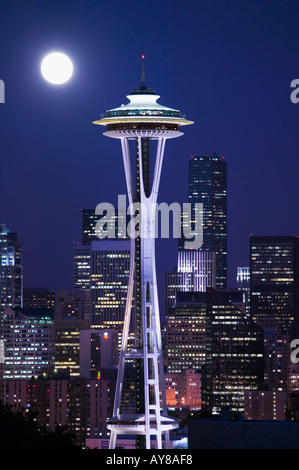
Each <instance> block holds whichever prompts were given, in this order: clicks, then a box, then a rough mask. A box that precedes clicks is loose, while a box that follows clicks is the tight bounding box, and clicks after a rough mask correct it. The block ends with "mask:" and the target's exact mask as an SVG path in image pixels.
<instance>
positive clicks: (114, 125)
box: [93, 85, 193, 138]
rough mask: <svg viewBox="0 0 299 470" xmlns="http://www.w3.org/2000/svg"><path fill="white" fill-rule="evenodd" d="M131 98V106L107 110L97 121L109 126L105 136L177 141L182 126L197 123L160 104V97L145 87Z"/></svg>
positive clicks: (129, 98) (99, 123) (96, 122)
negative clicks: (161, 138) (173, 139)
mask: <svg viewBox="0 0 299 470" xmlns="http://www.w3.org/2000/svg"><path fill="white" fill-rule="evenodd" d="M127 98H128V100H129V101H130V102H129V103H127V104H123V105H121V106H119V107H118V108H114V109H111V110H108V111H106V112H105V113H104V114H102V116H101V119H99V120H98V121H94V122H93V124H97V125H100V126H106V132H104V135H106V136H108V137H114V138H121V137H127V138H136V137H138V136H141V137H150V138H159V137H166V138H174V137H179V136H180V135H182V132H180V127H181V126H186V125H189V124H193V122H192V121H188V120H187V119H186V116H185V114H182V113H181V112H180V111H179V110H177V109H172V108H168V107H166V106H163V105H161V104H159V103H157V100H158V99H159V98H160V96H159V95H157V93H156V92H155V91H153V90H152V89H150V88H149V89H148V88H146V87H145V86H143V85H141V87H140V89H139V90H134V91H132V93H131V94H129V95H127Z"/></svg>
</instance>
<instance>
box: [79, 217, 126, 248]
mask: <svg viewBox="0 0 299 470" xmlns="http://www.w3.org/2000/svg"><path fill="white" fill-rule="evenodd" d="M125 209H127V208H125ZM103 215H104V214H97V213H96V210H95V209H82V244H83V245H90V244H91V242H93V241H98V240H99V239H100V238H99V233H98V231H97V223H98V222H99V221H100V220H101V218H102V217H103ZM127 221H128V216H127V215H126V212H124V213H123V212H122V211H118V210H117V209H116V210H114V211H113V214H111V215H110V214H109V217H107V214H105V224H104V225H105V227H103V229H104V230H105V231H107V234H108V233H109V237H110V234H112V235H113V237H112V238H113V239H118V238H120V239H125V238H127Z"/></svg>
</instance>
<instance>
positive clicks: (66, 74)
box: [41, 52, 73, 85]
mask: <svg viewBox="0 0 299 470" xmlns="http://www.w3.org/2000/svg"><path fill="white" fill-rule="evenodd" d="M41 73H42V76H43V77H44V78H45V79H46V80H47V81H48V82H50V83H53V84H54V85H61V84H62V83H65V82H67V81H68V80H69V79H70V78H71V76H72V75H73V64H72V61H71V59H70V58H69V57H68V56H67V55H65V54H63V53H62V52H52V53H51V54H48V55H46V57H44V59H43V60H42V63H41Z"/></svg>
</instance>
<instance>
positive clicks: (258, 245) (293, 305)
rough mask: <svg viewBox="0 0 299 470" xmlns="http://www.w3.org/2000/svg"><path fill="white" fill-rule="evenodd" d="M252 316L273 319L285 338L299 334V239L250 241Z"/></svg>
mask: <svg viewBox="0 0 299 470" xmlns="http://www.w3.org/2000/svg"><path fill="white" fill-rule="evenodd" d="M250 312H251V316H252V318H253V319H254V320H255V321H258V320H259V319H260V318H263V317H272V318H274V319H275V320H277V321H278V323H279V324H280V325H281V328H282V334H291V336H292V337H294V338H298V334H299V238H298V237H296V236H251V237H250Z"/></svg>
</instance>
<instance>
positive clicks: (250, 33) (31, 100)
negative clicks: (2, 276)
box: [0, 0, 299, 290]
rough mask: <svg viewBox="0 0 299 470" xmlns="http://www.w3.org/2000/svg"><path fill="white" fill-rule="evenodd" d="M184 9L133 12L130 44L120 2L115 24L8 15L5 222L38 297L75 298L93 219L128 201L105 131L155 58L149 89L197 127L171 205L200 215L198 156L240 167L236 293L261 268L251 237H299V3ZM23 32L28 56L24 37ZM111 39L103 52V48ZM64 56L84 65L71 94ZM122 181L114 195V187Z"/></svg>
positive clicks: (178, 161)
mask: <svg viewBox="0 0 299 470" xmlns="http://www.w3.org/2000/svg"><path fill="white" fill-rule="evenodd" d="M75 3H76V2H75ZM179 5H180V4H179V3H178V2H176V1H174V2H171V3H169V2H164V3H163V2H162V4H159V6H158V4H157V3H156V2H153V3H152V8H151V9H149V10H145V8H146V7H144V6H142V5H139V4H138V3H137V2H133V7H135V8H134V12H135V17H136V20H139V21H136V24H135V30H133V29H132V30H129V31H127V29H126V28H124V24H125V23H126V18H127V15H128V12H127V9H126V8H125V5H122V2H118V1H116V2H115V3H114V7H115V8H114V9H113V11H112V6H108V5H105V6H103V4H102V3H101V2H99V6H98V7H96V6H94V5H93V4H92V3H91V2H86V3H85V4H84V6H82V5H81V4H80V2H77V3H76V5H75V6H77V7H78V8H77V9H76V8H72V10H71V11H70V10H69V8H68V7H69V4H68V2H65V4H64V6H61V7H60V9H59V16H58V15H57V6H56V5H55V3H53V4H52V3H51V5H50V4H45V5H44V6H43V7H41V8H40V9H39V8H37V7H36V5H35V4H34V2H29V4H28V7H27V9H26V10H24V9H23V8H22V5H21V3H20V2H16V3H15V7H19V9H18V10H14V8H13V7H12V6H10V5H9V4H6V5H4V6H3V12H1V19H0V22H1V30H2V32H3V38H4V39H3V47H2V49H1V53H0V54H1V69H0V77H1V79H3V81H4V82H5V98H6V100H5V103H4V104H1V105H0V119H1V126H2V131H1V150H2V152H1V153H2V157H3V166H2V171H1V175H0V178H1V193H0V213H1V219H2V220H1V222H2V223H5V222H6V224H7V226H8V227H9V229H10V230H11V231H12V232H17V233H18V239H19V241H20V243H21V245H22V248H23V264H24V286H25V287H30V286H34V287H49V288H50V289H51V290H53V289H54V290H55V289H59V288H70V287H71V284H72V251H73V246H72V244H73V241H79V240H80V219H81V213H80V209H81V208H82V207H89V208H92V207H94V208H95V207H96V205H97V204H98V203H100V202H105V201H107V202H111V203H115V202H116V201H115V198H116V197H117V194H124V193H125V181H124V178H123V175H121V174H116V173H115V171H114V168H115V164H116V162H117V163H119V155H118V153H117V152H118V150H117V146H115V147H113V145H112V146H108V144H106V143H105V142H101V143H99V141H98V139H97V134H96V130H94V129H93V126H92V121H93V119H95V118H96V116H98V113H99V111H100V110H102V109H105V108H107V107H108V106H110V104H111V103H112V104H113V103H115V104H117V103H118V102H120V101H121V100H122V99H123V94H124V93H125V92H129V91H130V90H131V88H132V86H135V87H138V86H139V83H140V78H141V67H140V57H141V54H142V53H144V54H145V58H146V62H145V68H146V81H147V83H148V85H149V86H150V87H152V88H154V89H158V90H159V92H160V93H161V95H162V96H163V97H164V100H165V102H172V103H173V104H174V106H175V107H177V108H183V109H184V110H186V112H187V114H188V115H190V116H192V118H193V119H194V122H195V125H194V126H193V127H194V128H193V129H191V130H190V132H189V133H188V136H186V139H184V141H182V142H178V144H177V145H173V144H170V146H169V147H168V149H167V150H166V155H165V162H164V167H163V173H162V178H163V180H162V182H165V183H167V178H168V175H169V176H170V177H171V180H172V181H173V184H172V185H169V184H165V185H164V186H165V189H163V190H162V191H161V193H160V198H159V199H160V201H166V202H168V203H171V202H174V201H178V202H180V203H183V202H187V199H188V190H187V177H188V160H189V158H190V156H191V155H208V154H213V153H214V152H216V153H217V154H218V155H219V156H224V158H225V159H226V161H227V163H228V265H229V268H228V278H229V283H228V286H229V287H233V286H234V285H235V278H236V269H237V266H240V265H241V266H246V265H248V261H249V235H250V233H255V234H265V235H271V234H273V235H274V234H278V235H284V234H285V235H290V234H298V232H299V231H298V224H297V222H296V218H295V217H293V214H295V213H296V211H297V202H296V201H298V200H299V198H298V197H297V195H298V188H297V185H296V178H297V172H296V168H297V167H296V163H297V158H296V157H297V154H296V148H297V147H296V140H295V139H296V128H297V126H296V124H297V122H298V109H299V108H298V107H297V106H296V104H294V103H292V102H291V100H290V94H291V91H292V89H291V88H290V84H291V81H292V80H293V79H295V78H296V74H297V69H298V58H297V55H296V47H295V44H296V41H298V39H297V35H296V25H297V20H298V12H297V10H296V9H295V8H292V7H293V6H295V2H292V1H289V2H287V3H286V4H285V3H284V2H276V3H275V5H273V3H271V2H268V1H263V2H251V3H250V6H249V3H246V4H245V5H243V6H240V4H239V3H238V2H233V3H231V2H230V3H229V5H230V6H231V7H230V8H229V9H227V6H228V2H226V1H222V2H219V1H217V0H215V1H214V2H212V3H211V4H210V5H208V4H206V3H204V2H198V4H197V5H194V4H192V6H191V4H190V8H187V7H185V8H183V9H182V8H181V7H180V6H179ZM79 6H80V7H79ZM270 7H271V9H269V8H270ZM155 8H159V12H160V15H159V16H157V15H156V14H155ZM21 13H22V14H21ZM178 18H182V22H181V23H180V28H179V30H180V31H181V34H183V35H185V37H190V40H189V41H187V44H186V42H185V43H184V44H182V43H180V41H179V40H178V37H177V35H176V34H175V31H176V30H177V26H178ZM105 19H106V20H107V21H106V23H105ZM213 22H214V23H215V26H216V27H214V28H213V34H212V35H211V34H210V28H211V25H212V24H214V23H213ZM152 24H155V25H156V28H155V30H156V31H157V32H156V33H155V35H154V34H153V33H152V32H151V25H152ZM278 24H279V25H280V28H278V27H277V25H278ZM54 26H55V28H54ZM15 27H17V29H18V38H21V41H20V40H18V44H16V43H15V39H14V38H13V36H12V34H11V31H13V28H15ZM99 29H100V30H101V35H102V38H103V41H100V45H98V44H97V41H94V37H96V32H97V31H99ZM87 31H88V33H87ZM113 32H114V33H115V34H113ZM116 32H117V34H116ZM37 35H38V37H39V41H38V42H37V40H36V38H37ZM120 37H122V39H123V41H122V42H120V41H119V38H120ZM78 38H80V39H78ZM104 38H105V39H109V45H108V44H107V42H106V40H104ZM137 38H138V42H137V41H136V40H137ZM136 44H137V46H136ZM290 44H292V45H293V47H290ZM57 48H59V49H63V50H65V52H67V53H69V55H70V56H71V58H72V59H73V61H74V66H75V67H74V68H75V72H74V77H73V78H72V79H71V81H70V82H69V83H68V84H66V85H64V86H63V87H61V88H60V89H57V88H55V87H53V86H51V85H49V84H46V83H45V82H44V81H43V79H42V77H41V75H40V72H39V64H40V60H41V58H42V56H43V55H44V54H45V52H47V51H48V50H50V49H51V50H52V49H57ZM13 51H14V53H13ZM18 66H20V67H21V69H22V74H19V73H17V70H18ZM120 71H121V73H120ZM24 115H26V121H24V119H22V124H21V125H19V118H20V116H24ZM281 116H283V122H282V119H281ZM62 128H63V129H64V130H63V131H62ZM12 135H13V136H14V137H13V138H12V137H11V136H12ZM17 136H18V138H16V137H17ZM82 157H83V158H82ZM99 157H100V158H99ZM12 175H13V183H14V185H15V187H16V189H15V190H14V191H12V190H11V189H12V188H11V184H12V179H11V178H12ZM111 177H113V178H114V181H115V184H113V185H109V184H107V182H108V181H111ZM253 182H254V184H253ZM117 188H119V190H118V189H117ZM121 188H122V190H121ZM253 188H254V189H253ZM8 195H9V197H7V196H8ZM290 198H292V199H293V201H294V203H293V204H290V203H289V201H290ZM33 237H34V239H35V243H34V244H32V238H33ZM171 242H172V243H171ZM171 242H170V241H169V242H168V243H167V241H165V240H161V241H159V242H158V243H157V249H158V253H165V250H166V253H167V256H164V257H163V259H162V263H161V264H160V266H159V272H158V279H159V282H160V283H162V284H163V281H164V273H165V272H170V271H172V269H173V266H174V265H175V263H176V250H177V247H176V241H175V240H174V241H171Z"/></svg>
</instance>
